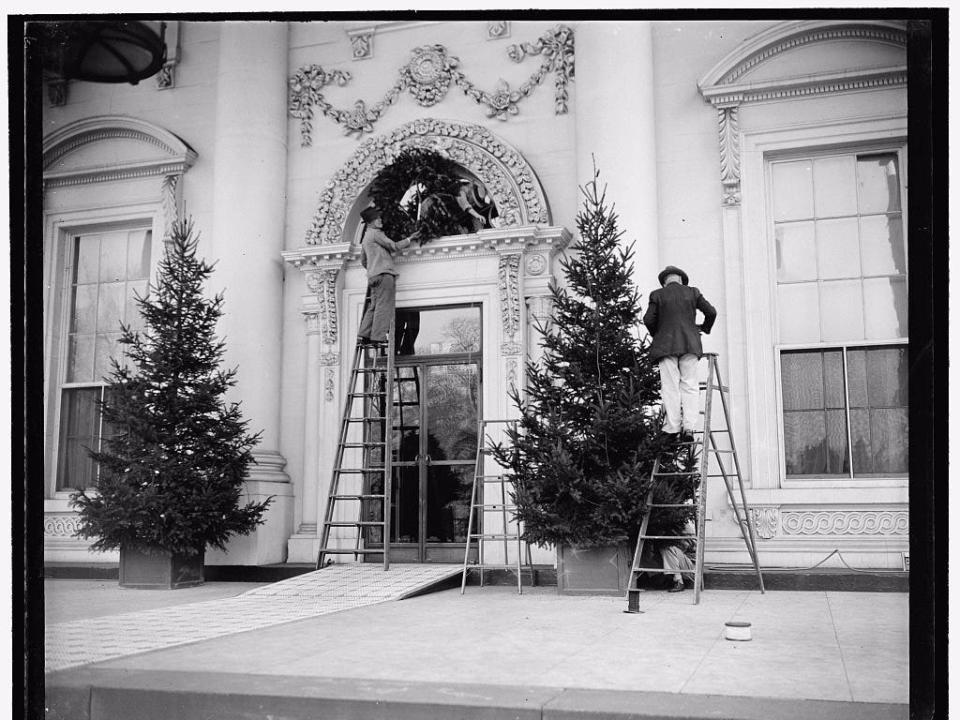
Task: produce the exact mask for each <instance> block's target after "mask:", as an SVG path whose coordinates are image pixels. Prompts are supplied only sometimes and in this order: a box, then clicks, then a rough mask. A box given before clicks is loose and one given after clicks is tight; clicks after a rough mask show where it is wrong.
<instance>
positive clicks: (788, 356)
mask: <svg viewBox="0 0 960 720" xmlns="http://www.w3.org/2000/svg"><path fill="white" fill-rule="evenodd" d="M780 378H781V383H782V385H783V409H784V410H813V409H818V408H822V407H823V354H822V353H819V352H784V353H783V354H782V355H781V356H780Z"/></svg>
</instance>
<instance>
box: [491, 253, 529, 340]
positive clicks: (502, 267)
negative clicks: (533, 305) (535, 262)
mask: <svg viewBox="0 0 960 720" xmlns="http://www.w3.org/2000/svg"><path fill="white" fill-rule="evenodd" d="M497 280H498V281H497V284H498V286H499V288H500V313H501V322H502V325H503V339H504V343H511V344H515V343H516V337H517V333H518V332H519V331H520V310H521V305H522V304H523V301H522V298H521V297H520V254H519V253H505V254H503V255H501V256H500V260H499V267H498V271H497ZM516 347H517V350H516V351H515V352H507V351H506V350H504V354H505V355H516V354H518V353H519V352H520V350H519V345H516Z"/></svg>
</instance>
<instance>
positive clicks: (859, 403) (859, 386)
mask: <svg viewBox="0 0 960 720" xmlns="http://www.w3.org/2000/svg"><path fill="white" fill-rule="evenodd" d="M847 391H848V393H849V395H850V407H855V408H861V407H867V351H866V350H853V349H851V350H847Z"/></svg>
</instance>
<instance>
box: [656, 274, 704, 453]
mask: <svg viewBox="0 0 960 720" xmlns="http://www.w3.org/2000/svg"><path fill="white" fill-rule="evenodd" d="M657 279H658V280H659V281H660V285H661V287H660V288H659V289H657V290H654V291H653V292H652V293H650V304H649V306H648V307H647V312H646V313H644V316H643V324H644V325H646V326H647V329H648V330H649V331H650V334H651V335H652V336H653V341H652V342H651V344H650V359H651V360H653V361H654V362H657V363H658V365H659V368H660V399H661V401H662V402H663V407H664V412H665V414H666V420H665V421H664V424H663V432H664V434H666V435H667V436H668V437H669V438H671V439H673V440H680V441H683V442H692V441H693V433H694V432H695V431H696V429H697V427H696V426H697V418H698V416H699V413H700V409H699V406H700V392H699V387H698V386H699V382H698V380H697V363H698V362H699V361H700V358H701V357H703V346H702V345H701V343H700V333H701V332H702V333H707V334H709V333H710V329H711V328H712V327H713V323H714V321H715V320H716V319H717V311H716V310H715V309H714V307H713V305H711V304H710V303H709V302H707V299H706V298H705V297H704V296H703V293H701V292H700V290H698V289H697V288H695V287H691V286H690V284H689V279H688V278H687V274H686V273H685V272H684V271H683V270H681V269H680V268H678V267H674V266H673V265H668V266H667V267H666V268H664V269H663V271H662V272H661V273H660V274H659V275H658V276H657ZM697 310H699V311H700V312H702V313H703V322H702V323H701V324H699V325H698V324H697Z"/></svg>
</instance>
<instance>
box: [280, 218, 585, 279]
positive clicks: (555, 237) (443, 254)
mask: <svg viewBox="0 0 960 720" xmlns="http://www.w3.org/2000/svg"><path fill="white" fill-rule="evenodd" d="M570 240H571V234H570V231H569V230H567V229H566V228H565V227H560V226H551V225H529V226H527V227H519V228H518V227H510V228H494V229H490V230H481V231H480V232H477V233H470V234H468V235H451V236H448V237H443V238H436V239H434V240H431V241H430V242H429V243H427V244H426V245H419V246H413V247H410V248H407V249H406V250H404V251H403V252H402V253H400V255H399V261H400V262H416V261H423V260H441V259H444V258H450V257H457V256H462V257H470V256H483V255H498V254H502V253H504V252H523V251H524V250H532V249H538V250H545V251H547V252H551V253H553V252H557V251H560V250H562V249H564V248H565V247H567V245H568V244H569V243H570ZM281 255H282V257H283V260H284V262H287V263H289V264H291V265H293V266H294V267H296V268H299V269H300V270H302V271H303V272H310V271H314V270H318V269H321V270H328V269H329V270H333V269H339V268H342V267H344V266H345V265H346V264H347V263H348V262H349V261H355V262H359V257H360V251H359V249H358V248H356V247H354V246H351V244H350V243H337V244H331V245H308V246H307V247H302V248H300V249H298V250H288V251H284V252H283V253H281Z"/></svg>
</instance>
